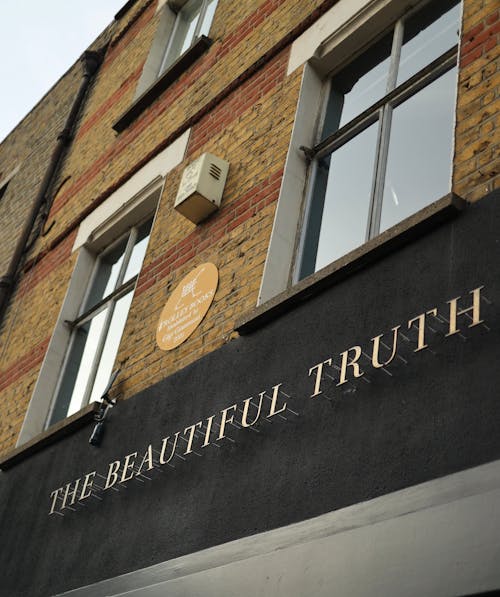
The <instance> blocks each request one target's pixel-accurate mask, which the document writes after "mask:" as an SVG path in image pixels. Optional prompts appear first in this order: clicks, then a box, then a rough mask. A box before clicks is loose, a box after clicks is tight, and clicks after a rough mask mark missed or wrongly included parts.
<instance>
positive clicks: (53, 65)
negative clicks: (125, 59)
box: [0, 0, 126, 141]
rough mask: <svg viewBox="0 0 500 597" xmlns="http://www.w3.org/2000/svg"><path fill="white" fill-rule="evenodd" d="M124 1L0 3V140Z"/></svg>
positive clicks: (13, 0) (18, 0) (16, 0)
mask: <svg viewBox="0 0 500 597" xmlns="http://www.w3.org/2000/svg"><path fill="white" fill-rule="evenodd" d="M125 3H126V0H0V81H1V92H0V141H1V140H3V139H4V138H5V136H6V135H7V134H8V133H9V132H10V131H11V130H12V129H13V128H14V127H15V126H16V125H17V124H18V123H19V122H20V121H21V120H22V118H23V117H24V116H26V114H27V113H28V112H29V111H30V110H31V108H32V107H33V106H34V105H35V104H36V103H37V102H38V100H40V99H41V98H42V97H43V95H44V94H45V93H46V92H47V91H48V90H49V89H50V88H51V87H52V85H53V84H54V83H55V82H56V81H57V80H58V79H59V78H60V77H61V75H63V74H64V73H65V72H66V70H67V69H68V68H69V67H70V66H71V65H72V64H73V62H75V60H77V58H78V57H79V56H80V55H81V53H82V52H83V51H84V50H85V49H86V48H87V47H88V46H89V45H90V44H91V43H92V41H94V39H95V38H96V37H97V36H98V35H99V33H101V31H102V30H103V29H104V28H105V27H106V26H107V25H108V24H109V23H110V22H111V21H112V20H113V17H114V15H115V14H116V13H117V12H118V10H119V9H120V8H121V7H122V6H124V5H125Z"/></svg>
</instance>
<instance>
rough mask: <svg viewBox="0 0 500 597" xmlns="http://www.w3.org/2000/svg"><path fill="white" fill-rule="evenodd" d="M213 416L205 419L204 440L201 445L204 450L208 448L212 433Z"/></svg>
mask: <svg viewBox="0 0 500 597" xmlns="http://www.w3.org/2000/svg"><path fill="white" fill-rule="evenodd" d="M214 417H215V415H212V416H211V417H208V419H207V430H206V431H205V440H204V442H203V444H202V446H201V447H202V448H206V447H207V446H208V444H209V443H210V432H211V431H212V423H213V420H214Z"/></svg>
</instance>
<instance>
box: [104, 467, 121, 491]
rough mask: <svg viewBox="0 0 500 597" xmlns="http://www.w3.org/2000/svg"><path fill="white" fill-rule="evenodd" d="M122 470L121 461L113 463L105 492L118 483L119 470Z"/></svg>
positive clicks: (109, 469) (109, 470)
mask: <svg viewBox="0 0 500 597" xmlns="http://www.w3.org/2000/svg"><path fill="white" fill-rule="evenodd" d="M119 469H120V461H119V460H115V461H114V462H111V464H110V465H109V468H108V476H107V477H106V483H105V485H104V490H106V489H109V488H110V487H113V485H114V484H115V483H116V482H117V481H118V470H119Z"/></svg>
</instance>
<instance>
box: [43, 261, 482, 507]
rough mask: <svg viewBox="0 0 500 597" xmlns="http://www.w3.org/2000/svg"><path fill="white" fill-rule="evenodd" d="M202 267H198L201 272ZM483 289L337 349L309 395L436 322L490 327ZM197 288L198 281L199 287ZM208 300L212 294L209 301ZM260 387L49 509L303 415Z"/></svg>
mask: <svg viewBox="0 0 500 597" xmlns="http://www.w3.org/2000/svg"><path fill="white" fill-rule="evenodd" d="M208 265H210V264H208ZM204 266H207V264H204ZM202 267H203V266H200V268H202ZM213 267H215V266H213ZM200 268H198V269H197V270H195V272H197V271H198V272H201V269H200ZM195 272H192V274H195ZM207 275H208V272H207ZM200 277H201V276H200ZM193 279H197V278H196V274H195V276H192V277H190V280H193ZM198 279H199V278H198ZM212 281H213V278H212ZM180 288H181V290H180V292H179V293H177V295H176V296H178V297H179V298H184V297H185V296H186V294H187V291H185V290H184V286H183V284H182V283H181V285H180ZM208 288H209V289H208V290H205V291H203V292H202V294H201V296H204V295H205V294H210V293H213V292H215V287H214V285H213V283H212V285H211V286H208ZM482 289H483V286H479V287H477V288H474V289H473V290H471V291H470V292H469V295H470V296H471V298H470V299H469V304H468V306H465V307H464V306H459V301H460V302H462V305H463V303H464V302H465V300H466V298H465V297H463V298H462V297H460V296H458V297H455V298H452V299H450V300H448V301H446V306H443V307H439V309H438V307H434V308H432V309H427V310H425V311H424V312H422V313H419V314H418V315H416V316H412V317H410V318H409V319H408V320H407V321H405V322H404V323H401V324H399V325H396V326H394V327H393V328H392V329H391V330H390V332H388V331H386V332H384V333H382V334H379V335H377V336H374V337H373V338H370V340H369V341H365V342H363V343H360V344H354V345H352V346H350V347H349V348H347V349H345V350H342V351H340V352H339V351H337V350H333V351H332V352H331V354H330V355H329V356H328V358H326V359H323V360H322V361H320V362H319V363H315V364H312V365H311V366H310V367H309V368H307V369H305V370H304V371H303V375H305V376H307V377H308V378H309V380H310V388H309V392H308V395H309V397H310V398H311V399H312V400H317V399H318V396H321V395H322V394H324V392H326V391H328V392H329V393H330V392H332V391H333V392H335V391H336V388H339V387H342V386H344V384H347V383H352V382H354V381H355V380H356V379H357V378H362V377H363V376H365V374H366V373H370V372H372V373H373V372H376V371H380V370H385V371H386V372H387V371H388V369H387V367H388V366H389V365H390V364H391V363H392V362H393V361H394V360H395V359H396V358H397V357H399V358H403V357H402V356H401V353H402V352H403V350H402V348H401V346H402V345H403V344H404V345H405V352H404V354H405V356H406V357H408V356H409V355H411V354H415V353H420V352H421V351H424V350H426V349H428V348H429V344H430V343H432V340H431V338H432V337H433V336H432V335H431V333H430V331H431V330H432V331H435V328H436V327H440V328H441V330H442V332H443V335H444V339H445V340H446V339H447V338H449V337H454V336H457V335H462V334H463V331H464V330H465V329H466V328H473V327H475V326H477V325H480V324H481V325H483V326H484V327H485V328H486V329H489V328H488V327H487V325H486V324H485V322H484V320H483V319H482V318H481V301H482V300H485V301H486V300H487V299H486V297H484V296H482V295H481V291H482ZM197 291H198V287H196V290H195V292H197ZM191 298H193V297H191ZM175 300H177V299H175ZM208 301H209V299H208V298H207V299H206V301H205V303H204V306H205V307H206V303H207V302H208ZM188 304H189V303H188ZM206 308H208V307H206ZM164 329H166V328H164ZM411 329H413V330H414V331H415V332H416V334H415V335H414V336H415V337H414V338H413V339H412V340H410V338H409V336H408V330H411ZM408 351H409V354H408ZM325 356H326V355H325ZM362 359H364V360H362ZM332 386H333V389H332ZM327 387H328V390H327ZM258 390H259V391H258V392H256V393H255V394H254V395H253V396H250V397H248V398H246V399H244V400H239V401H235V402H232V403H231V404H230V405H229V406H227V407H226V408H223V409H222V410H220V411H218V412H215V413H213V414H212V415H210V416H209V417H206V418H204V419H201V420H198V421H196V422H194V423H192V424H191V425H188V426H187V427H185V428H181V429H179V430H177V431H175V432H174V433H171V434H170V435H168V436H166V437H164V438H163V439H162V440H160V441H159V442H155V443H153V442H152V443H150V444H149V445H148V446H147V447H146V448H144V447H143V448H142V449H139V450H137V451H134V452H132V453H130V454H127V455H125V456H124V457H123V458H121V459H119V460H115V461H113V462H111V463H109V464H108V465H107V467H106V469H104V470H103V471H101V473H102V474H101V473H99V472H97V471H92V472H89V473H86V474H83V475H81V476H80V478H78V479H76V480H74V481H71V482H70V483H68V484H66V485H64V486H62V487H59V488H57V489H54V491H52V492H51V494H50V505H49V514H59V515H64V514H65V513H66V512H68V510H74V506H75V505H76V504H77V503H79V502H82V501H84V500H86V499H88V498H89V497H91V496H94V497H97V498H98V499H102V498H101V497H99V494H102V493H103V492H106V491H108V490H110V489H115V490H116V489H117V488H118V487H126V486H127V483H128V482H129V481H131V480H133V479H134V478H141V479H142V480H144V479H148V478H150V477H148V473H149V472H150V471H152V470H153V469H155V468H156V469H158V468H162V467H173V464H174V462H175V463H177V462H178V460H181V461H186V460H187V459H188V458H190V457H191V455H193V454H196V455H198V456H201V454H202V452H203V450H204V449H205V448H207V447H208V446H210V445H215V446H217V447H220V445H219V444H220V443H221V442H223V441H224V440H227V441H233V440H231V438H230V437H229V436H228V433H229V431H228V430H229V429H230V428H237V429H241V430H242V431H246V430H251V431H254V432H257V433H258V432H259V429H258V426H259V423H260V422H262V421H264V420H267V421H268V422H271V421H273V420H278V419H282V420H287V417H288V416H299V413H297V412H295V411H294V410H292V409H291V407H290V403H291V402H292V401H293V393H294V390H293V388H289V387H287V388H284V386H283V383H282V382H281V383H276V384H275V385H274V386H272V387H271V388H267V389H264V390H263V389H262V388H258ZM285 390H286V391H285ZM175 459H178V460H175Z"/></svg>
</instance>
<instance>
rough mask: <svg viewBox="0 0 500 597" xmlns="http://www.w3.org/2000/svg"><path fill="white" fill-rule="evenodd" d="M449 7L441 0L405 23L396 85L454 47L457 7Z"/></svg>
mask: <svg viewBox="0 0 500 597" xmlns="http://www.w3.org/2000/svg"><path fill="white" fill-rule="evenodd" d="M452 4H454V2H449V1H446V0H443V1H442V2H441V3H439V4H437V5H435V8H434V10H428V11H423V12H419V13H417V14H416V15H415V16H414V17H412V18H410V19H408V21H407V22H406V23H405V29H404V31H405V33H404V39H403V46H402V48H401V60H400V63H399V70H398V85H399V84H400V83H403V82H404V81H406V80H407V79H409V78H410V77H411V76H412V75H414V74H415V73H417V72H418V71H419V70H421V69H422V68H424V67H425V66H426V65H427V64H430V63H431V62H432V61H433V60H435V59H436V58H438V57H439V56H440V55H441V54H444V53H445V52H446V51H447V50H449V49H450V48H452V47H453V46H454V45H455V44H457V43H458V34H459V31H458V24H459V19H460V5H455V6H451V7H450V5H452ZM443 13H444V14H443ZM433 19H437V20H433Z"/></svg>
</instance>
